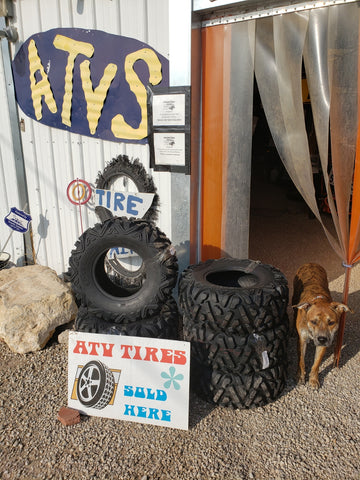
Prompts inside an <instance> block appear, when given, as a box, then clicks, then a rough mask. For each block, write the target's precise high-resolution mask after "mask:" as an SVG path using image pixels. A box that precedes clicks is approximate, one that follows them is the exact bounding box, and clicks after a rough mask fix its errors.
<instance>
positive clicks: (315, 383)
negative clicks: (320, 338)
mask: <svg viewBox="0 0 360 480" xmlns="http://www.w3.org/2000/svg"><path fill="white" fill-rule="evenodd" d="M325 352H326V347H316V352H315V359H314V364H313V366H312V368H311V371H310V377H309V383H310V385H311V386H312V387H313V388H319V387H320V383H319V367H320V363H321V361H322V359H323V357H324V355H325Z"/></svg>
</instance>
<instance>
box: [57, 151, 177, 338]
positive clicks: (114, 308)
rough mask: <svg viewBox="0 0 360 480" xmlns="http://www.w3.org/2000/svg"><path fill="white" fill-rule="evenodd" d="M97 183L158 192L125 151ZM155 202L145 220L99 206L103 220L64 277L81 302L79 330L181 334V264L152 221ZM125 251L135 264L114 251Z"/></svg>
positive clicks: (75, 253) (157, 335)
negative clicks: (175, 291) (126, 262)
mask: <svg viewBox="0 0 360 480" xmlns="http://www.w3.org/2000/svg"><path fill="white" fill-rule="evenodd" d="M119 181H120V185H119ZM96 183H97V185H96V186H97V187H98V188H104V189H109V190H110V189H111V188H112V187H114V185H115V188H118V189H121V188H124V187H125V188H128V187H127V186H128V184H130V183H131V186H130V187H129V188H130V189H131V190H130V191H133V190H134V189H136V191H140V192H144V191H145V192H149V191H153V192H155V187H154V185H153V183H152V179H151V177H149V176H148V175H147V174H146V172H145V170H144V168H143V167H142V166H141V164H140V163H139V161H138V160H135V161H133V162H130V160H129V159H128V157H126V156H124V155H121V156H119V157H117V158H116V159H114V160H113V161H112V162H111V163H110V164H109V165H108V166H107V167H106V168H105V170H104V172H103V173H102V174H99V177H98V179H97V182H96ZM116 183H117V184H118V185H117V186H116ZM157 204H158V197H157V195H155V196H154V201H153V205H152V206H151V208H150V209H149V211H148V212H147V215H146V218H144V219H137V218H130V219H128V218H126V217H113V215H112V213H111V212H110V211H108V210H106V209H105V208H103V207H100V209H99V210H98V212H97V213H98V216H99V217H100V220H101V223H98V224H96V225H95V226H94V227H93V228H89V229H87V230H86V231H85V232H84V233H83V234H82V235H81V237H80V238H79V240H78V241H77V242H76V244H75V248H74V250H73V251H72V252H71V256H70V259H69V270H68V272H67V275H66V279H67V280H68V281H69V282H71V286H72V289H73V292H74V293H75V296H76V299H77V302H78V305H79V311H78V316H77V319H76V321H75V329H76V330H77V331H83V332H93V333H105V334H117V335H131V336H140V337H152V338H169V339H176V338H178V334H179V312H178V307H177V303H176V301H175V299H174V298H173V297H172V292H173V289H174V287H175V284H176V282H177V275H178V263H177V258H176V255H175V251H174V249H173V247H172V246H171V243H170V240H169V239H168V238H167V237H166V235H165V234H164V233H163V232H161V231H160V230H159V228H157V227H156V226H155V224H154V219H155V218H156V215H157V210H156V209H157ZM121 251H122V252H131V259H132V260H133V259H135V261H137V262H138V264H137V265H136V268H132V269H130V268H126V266H124V262H122V261H121V255H118V254H116V252H118V253H119V252H121ZM114 252H115V253H114Z"/></svg>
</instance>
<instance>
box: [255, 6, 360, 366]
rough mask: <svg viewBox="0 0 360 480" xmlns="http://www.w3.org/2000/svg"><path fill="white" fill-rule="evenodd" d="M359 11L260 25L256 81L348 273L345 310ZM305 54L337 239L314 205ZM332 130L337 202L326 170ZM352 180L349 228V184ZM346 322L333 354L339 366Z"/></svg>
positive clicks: (353, 248) (315, 13)
mask: <svg viewBox="0 0 360 480" xmlns="http://www.w3.org/2000/svg"><path fill="white" fill-rule="evenodd" d="M358 28H359V8H358V6H357V4H349V5H341V6H333V7H329V8H324V9H318V10H312V11H310V12H302V13H292V14H288V15H283V16H277V17H273V18H269V19H262V20H258V21H257V26H256V49H255V74H256V79H257V82H258V86H259V91H260V95H261V99H262V103H263V106H264V110H265V113H266V116H267V120H268V124H269V127H270V130H271V133H272V136H273V139H274V142H275V144H276V147H277V149H278V152H279V155H280V157H281V158H282V161H283V163H284V165H285V167H286V169H287V171H288V173H289V175H290V177H291V178H292V180H293V182H294V184H295V185H296V187H297V188H298V190H299V192H300V193H301V195H302V196H303V197H304V199H305V201H306V202H307V204H308V205H309V207H310V208H311V210H312V211H313V213H314V215H315V216H316V218H317V219H318V220H319V221H320V222H321V223H322V226H323V228H324V231H325V234H326V236H327V238H328V240H329V242H330V244H331V245H332V247H333V249H334V250H335V251H336V253H337V254H338V255H339V257H340V258H341V259H342V260H343V263H344V265H345V266H346V276H345V285H344V299H343V300H344V303H346V301H347V292H348V287H349V275H350V267H351V266H352V265H353V264H354V263H355V262H356V261H358V260H359V257H360V252H359V241H360V232H359V230H360V228H359V223H360V198H359V194H358V190H359V189H360V165H359V163H360V159H359V161H358V160H357V163H356V166H357V168H356V170H355V176H354V160H355V151H356V135H357V128H358V119H357V115H358V111H357V95H358V87H357V79H358V53H359V52H358V51H359V47H358V37H359V35H358ZM303 55H304V62H305V68H306V76H307V80H308V84H309V92H310V99H311V105H312V110H313V117H314V124H315V130H316V135H317V141H318V147H319V153H320V158H321V164H322V170H323V173H324V179H325V185H326V188H327V192H328V200H329V205H330V208H331V213H332V218H333V221H334V226H335V231H336V236H337V238H334V237H333V236H332V235H331V234H330V232H329V231H328V230H327V229H326V228H325V226H324V224H323V222H322V219H321V216H320V213H319V210H318V207H317V204H316V198H315V190H314V186H313V177H312V167H311V160H310V153H309V148H308V139H307V134H306V130H305V121H304V113H303V106H302V93H301V66H302V58H303ZM329 124H330V129H331V130H330V131H331V158H332V169H333V177H334V196H335V198H336V201H335V200H334V198H333V192H332V190H331V187H330V182H329V176H328V170H329V168H330V166H329V164H328V158H329V152H328V141H329ZM353 176H354V185H353V190H354V192H356V194H354V195H353V198H352V207H351V211H352V215H351V228H350V225H349V212H350V198H351V185H352V180H353ZM344 325H345V316H344V315H343V316H342V319H341V322H340V329H339V334H338V341H337V348H336V352H335V359H336V362H337V363H338V362H339V357H340V350H341V345H342V340H343V331H344Z"/></svg>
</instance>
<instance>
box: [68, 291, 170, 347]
mask: <svg viewBox="0 0 360 480" xmlns="http://www.w3.org/2000/svg"><path fill="white" fill-rule="evenodd" d="M75 330H77V331H79V332H89V333H103V334H110V335H127V336H131V337H148V338H167V339H169V340H176V339H178V338H179V311H178V307H177V304H176V301H175V300H174V298H172V297H170V298H169V300H167V301H166V303H164V305H163V306H162V307H161V310H160V312H159V313H158V314H157V315H155V316H154V317H151V318H146V319H144V320H139V321H137V322H131V323H125V324H121V323H115V322H109V321H106V320H104V319H103V315H102V311H96V310H92V309H88V308H87V307H83V306H82V307H80V308H79V311H78V315H77V317H76V320H75Z"/></svg>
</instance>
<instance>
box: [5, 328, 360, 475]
mask: <svg viewBox="0 0 360 480" xmlns="http://www.w3.org/2000/svg"><path fill="white" fill-rule="evenodd" d="M347 327H348V328H347V333H346V338H345V347H344V351H343V355H342V366H341V368H340V369H332V368H331V366H332V354H329V355H328V357H327V358H326V360H325V362H324V363H323V366H322V369H321V374H320V381H321V383H322V387H321V388H320V390H318V391H314V390H312V389H311V388H310V387H308V386H296V385H295V383H294V380H293V376H294V373H295V362H294V360H293V359H292V361H291V362H290V376H289V380H288V383H287V387H286V389H285V390H284V392H283V394H282V396H281V397H280V398H279V399H278V400H276V401H275V402H273V403H271V404H269V405H266V406H265V407H261V408H257V409H254V410H229V409H225V408H220V407H215V408H214V407H213V406H212V405H210V404H208V403H206V402H204V401H202V400H200V399H199V398H197V397H195V396H193V395H191V398H190V428H189V430H188V431H180V430H172V429H168V428H164V427H155V426H152V425H141V424H134V423H127V422H121V421H119V420H110V419H101V418H98V417H82V420H81V423H80V424H77V425H73V426H70V427H65V426H63V425H62V424H61V423H60V422H59V421H58V420H57V418H56V417H57V412H58V410H59V408H60V407H61V406H64V405H66V401H67V393H66V390H67V370H66V369H67V347H66V345H63V344H58V343H56V342H55V341H54V342H52V343H51V344H50V345H49V346H48V347H47V348H46V349H44V350H43V351H41V352H38V353H32V354H28V355H15V354H12V353H10V352H9V350H8V348H7V346H6V345H4V344H1V345H0V358H1V367H0V382H1V391H0V424H1V434H0V478H1V479H4V480H7V479H24V480H25V479H26V480H35V479H71V480H80V479H81V480H82V479H131V480H137V479H138V480H145V479H148V480H150V479H172V480H177V479H178V480H180V479H186V480H188V479H210V478H215V479H229V480H231V479H236V480H240V479H252V478H254V479H286V480H289V479H304V480H305V479H319V480H320V479H321V480H325V479H331V480H334V479H348V480H350V479H359V478H360V465H359V449H360V447H359V445H360V443H359V441H360V422H359V420H358V415H359V411H360V397H359V390H360V362H359V360H360V354H359V352H358V351H357V350H358V345H359V333H358V329H357V325H356V322H355V321H349V322H348V325H347ZM289 350H290V353H291V354H292V353H293V352H295V338H294V337H292V338H291V339H290V349H289Z"/></svg>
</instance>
